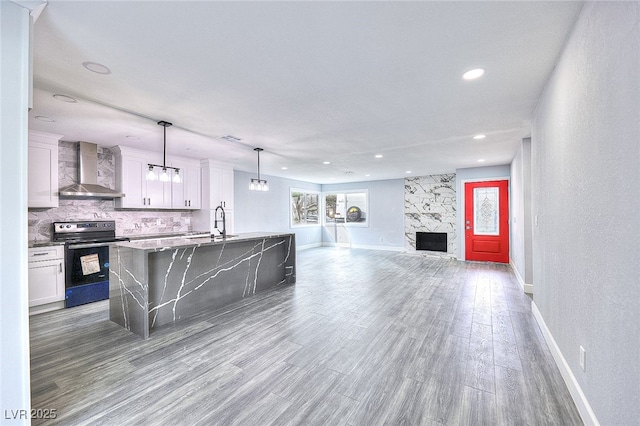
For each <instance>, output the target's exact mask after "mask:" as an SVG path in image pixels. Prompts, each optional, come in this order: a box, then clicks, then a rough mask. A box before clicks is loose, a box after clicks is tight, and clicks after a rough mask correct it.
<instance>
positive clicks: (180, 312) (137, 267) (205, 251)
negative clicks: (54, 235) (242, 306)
mask: <svg viewBox="0 0 640 426" xmlns="http://www.w3.org/2000/svg"><path fill="white" fill-rule="evenodd" d="M109 264H110V266H109V318H110V319H111V321H113V322H115V323H116V324H119V325H121V326H122V327H124V328H126V329H127V330H130V331H132V332H134V333H136V334H138V335H139V336H141V337H143V338H145V339H146V338H148V337H149V336H150V333H151V331H152V330H153V329H155V328H157V327H161V326H164V325H169V324H176V323H179V322H182V321H183V320H185V319H187V318H190V317H192V316H194V315H201V314H203V313H207V312H213V311H214V310H215V309H219V308H223V307H226V306H228V305H229V304H232V303H235V302H238V301H240V300H242V299H244V298H246V297H251V296H253V295H254V294H256V293H258V292H262V291H266V290H270V289H274V288H276V287H278V286H281V285H289V284H295V282H296V245H295V234H293V233H267V232H255V233H246V234H239V235H233V236H231V235H230V236H228V237H227V238H225V239H223V238H218V237H213V238H212V237H211V235H209V234H206V235H201V234H200V235H182V236H176V237H174V238H166V237H161V238H155V239H144V240H134V241H127V242H124V241H123V242H117V243H115V244H113V245H112V247H111V248H110V250H109Z"/></svg>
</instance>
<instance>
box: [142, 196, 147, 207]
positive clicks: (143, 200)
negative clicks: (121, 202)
mask: <svg viewBox="0 0 640 426" xmlns="http://www.w3.org/2000/svg"><path fill="white" fill-rule="evenodd" d="M142 205H143V206H146V205H147V199H146V198H145V197H142Z"/></svg>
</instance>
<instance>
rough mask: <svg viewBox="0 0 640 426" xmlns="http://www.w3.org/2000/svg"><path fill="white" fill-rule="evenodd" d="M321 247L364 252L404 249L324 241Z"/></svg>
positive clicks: (403, 249)
mask: <svg viewBox="0 0 640 426" xmlns="http://www.w3.org/2000/svg"><path fill="white" fill-rule="evenodd" d="M322 246H323V247H342V248H353V249H366V250H385V251H405V248H404V247H393V246H369V245H365V244H350V243H332V242H328V241H325V242H323V243H322Z"/></svg>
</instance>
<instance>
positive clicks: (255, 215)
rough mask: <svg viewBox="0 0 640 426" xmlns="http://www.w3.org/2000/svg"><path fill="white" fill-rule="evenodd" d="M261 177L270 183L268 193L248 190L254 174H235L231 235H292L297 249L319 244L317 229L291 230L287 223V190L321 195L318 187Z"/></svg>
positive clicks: (298, 228) (320, 235) (239, 172)
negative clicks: (272, 233) (251, 233)
mask: <svg viewBox="0 0 640 426" xmlns="http://www.w3.org/2000/svg"><path fill="white" fill-rule="evenodd" d="M260 177H261V178H262V179H266V180H267V181H268V182H269V191H268V192H258V191H250V190H249V181H250V179H251V178H255V174H254V173H247V172H242V171H237V170H236V171H234V174H233V178H234V191H233V196H234V200H233V204H234V206H235V208H234V210H233V218H234V232H235V233H243V232H294V233H295V234H296V246H297V247H298V248H300V247H304V246H313V245H320V244H321V243H322V233H321V229H320V227H319V226H310V227H295V228H292V227H291V224H290V221H289V205H290V188H298V189H309V190H313V191H318V192H320V190H321V187H320V185H317V184H314V183H308V182H301V181H297V180H291V179H283V178H278V177H274V176H260Z"/></svg>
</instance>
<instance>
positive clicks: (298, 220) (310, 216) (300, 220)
mask: <svg viewBox="0 0 640 426" xmlns="http://www.w3.org/2000/svg"><path fill="white" fill-rule="evenodd" d="M319 201H320V194H319V193H317V192H311V191H304V190H298V189H292V190H291V225H292V226H296V225H298V226H299V225H318V224H319V223H320V222H319V218H318V212H319V208H318V207H319Z"/></svg>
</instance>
